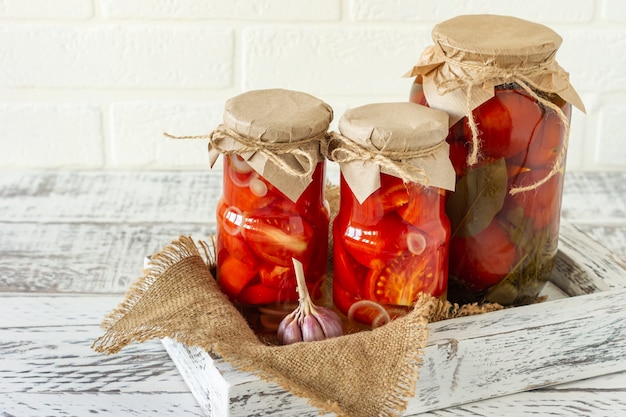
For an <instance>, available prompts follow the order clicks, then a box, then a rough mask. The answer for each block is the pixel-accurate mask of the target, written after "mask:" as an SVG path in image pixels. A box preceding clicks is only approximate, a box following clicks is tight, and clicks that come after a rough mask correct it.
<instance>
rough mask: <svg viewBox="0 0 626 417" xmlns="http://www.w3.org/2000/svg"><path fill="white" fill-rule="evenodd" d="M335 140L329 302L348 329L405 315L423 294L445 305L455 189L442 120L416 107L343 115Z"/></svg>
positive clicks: (374, 107) (384, 106)
mask: <svg viewBox="0 0 626 417" xmlns="http://www.w3.org/2000/svg"><path fill="white" fill-rule="evenodd" d="M339 131H340V133H338V134H337V133H333V134H331V141H330V146H329V150H330V151H329V158H330V159H331V160H334V161H336V162H338V163H339V164H340V168H341V176H340V206H339V211H338V214H337V217H336V218H335V220H334V222H333V301H334V304H335V307H336V308H337V309H338V310H339V311H340V312H341V313H342V314H343V315H344V318H345V320H346V326H347V327H348V328H354V329H360V328H367V327H377V326H379V325H382V324H385V323H386V322H388V321H389V320H391V319H393V318H395V317H397V316H400V315H403V314H405V313H406V312H407V311H408V310H409V309H410V308H411V306H412V305H413V304H414V303H415V301H417V299H418V297H419V294H420V293H422V292H423V293H428V294H430V295H433V296H436V297H444V298H445V296H446V290H447V270H448V239H449V236H450V225H449V221H448V219H447V217H446V215H445V212H444V205H445V202H444V200H445V190H452V189H453V188H454V169H453V167H452V164H451V163H450V159H449V158H448V144H447V143H446V142H445V137H446V135H447V132H448V116H447V114H446V113H444V112H442V111H438V110H434V109H429V108H427V107H424V106H420V105H417V104H413V103H375V104H370V105H366V106H362V107H357V108H354V109H350V110H348V111H347V112H346V113H345V114H344V115H343V116H342V118H341V119H340V121H339Z"/></svg>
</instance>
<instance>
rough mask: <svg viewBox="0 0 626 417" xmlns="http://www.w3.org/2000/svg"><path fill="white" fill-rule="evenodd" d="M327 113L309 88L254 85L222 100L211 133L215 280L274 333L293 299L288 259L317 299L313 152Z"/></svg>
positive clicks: (321, 199) (316, 155) (318, 171)
mask: <svg viewBox="0 0 626 417" xmlns="http://www.w3.org/2000/svg"><path fill="white" fill-rule="evenodd" d="M332 117H333V112H332V109H331V108H330V106H328V105H327V104H326V103H324V102H323V101H321V100H319V99H317V98H315V97H313V96H311V95H308V94H305V93H301V92H296V91H290V90H282V89H273V90H255V91H249V92H247V93H244V94H241V95H239V96H236V97H234V98H231V99H230V100H228V101H227V102H226V106H225V112H224V123H223V124H222V125H220V126H219V127H218V128H217V129H216V130H215V131H214V132H213V133H212V135H211V138H210V142H209V154H210V158H211V165H213V164H214V163H215V161H216V159H217V157H218V156H219V155H220V154H223V155H224V158H223V195H222V197H221V199H220V200H219V202H218V206H217V239H216V240H217V281H218V284H219V287H220V288H221V290H222V291H223V292H224V293H226V295H228V297H229V298H230V300H231V301H232V302H233V303H234V304H235V305H236V306H237V307H238V308H239V309H240V311H241V312H242V313H243V315H244V317H246V319H247V320H248V322H249V323H250V325H251V326H252V327H253V329H255V330H257V331H259V332H267V333H271V332H273V331H275V330H276V329H277V327H278V324H279V323H280V320H282V318H283V317H284V316H285V315H286V314H288V313H289V312H291V311H292V310H293V309H294V307H295V304H296V303H297V300H298V292H297V290H296V277H295V272H294V268H293V261H292V258H295V259H297V260H299V261H300V262H302V264H303V266H304V271H305V277H306V282H307V286H308V287H309V292H310V293H311V294H312V295H313V296H314V297H315V296H317V297H321V290H322V284H323V282H324V279H325V276H326V271H327V269H326V265H327V256H328V227H329V208H328V203H327V202H326V199H325V195H324V187H325V159H324V158H323V157H322V156H321V152H320V150H321V144H322V143H325V140H326V136H327V132H328V126H329V123H330V122H331V120H332Z"/></svg>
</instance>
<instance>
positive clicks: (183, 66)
mask: <svg viewBox="0 0 626 417" xmlns="http://www.w3.org/2000/svg"><path fill="white" fill-rule="evenodd" d="M470 13H494V14H509V15H514V16H518V17H521V18H525V19H529V20H533V21H537V22H540V23H544V24H546V25H548V26H550V27H552V28H553V29H555V30H556V31H557V32H559V33H560V34H561V36H562V37H563V38H564V43H563V46H562V47H561V50H560V51H559V54H558V56H557V57H558V61H559V62H560V64H561V65H562V66H563V67H564V68H566V69H567V70H568V71H569V72H570V74H571V79H572V82H573V84H574V85H575V87H576V88H577V89H578V91H579V92H580V93H581V95H582V97H583V100H584V101H585V104H586V105H587V109H588V114H587V115H583V114H581V113H580V112H578V111H575V113H574V117H573V122H572V134H571V146H570V151H569V157H568V169H570V170H602V169H621V170H624V169H626V138H624V137H623V136H624V134H623V131H624V129H623V128H622V126H621V123H620V122H621V121H623V120H626V70H625V68H626V2H624V1H623V0H577V1H576V2H573V1H571V0H551V1H545V0H508V1H506V2H505V1H501V0H499V1H498V0H473V1H464V0H424V1H420V2H416V1H414V0H315V1H311V0H233V1H223V0H204V1H201V0H0V146H1V147H2V152H0V168H13V167H43V168H62V167H77V168H106V169H116V168H125V169H127V168H131V169H135V168H136V169H141V168H206V167H207V158H206V151H205V149H206V141H203V140H198V141H173V140H168V139H165V138H164V137H163V136H162V133H163V132H165V131H167V132H170V133H174V134H180V135H188V134H203V133H209V132H210V131H211V130H212V129H213V128H214V127H215V126H216V125H217V124H218V123H219V122H220V120H221V113H222V108H223V103H224V101H225V100H226V99H227V98H229V97H232V96H234V95H236V94H239V93H241V92H243V91H245V90H248V89H256V88H269V87H281V88H290V89H296V90H302V91H306V92H308V93H311V94H313V95H316V96H318V97H320V98H322V99H324V100H325V101H327V102H328V103H329V104H331V105H332V106H333V107H334V109H335V114H336V120H337V119H338V118H339V117H340V116H341V114H342V113H343V112H344V111H345V110H346V109H348V108H350V107H353V106H358V105H362V104H366V103H370V102H375V101H390V100H402V101H404V100H407V98H408V92H409V89H410V85H411V82H412V80H410V79H406V78H402V77H401V75H402V74H403V73H404V72H405V71H406V70H408V69H409V68H410V67H411V66H412V65H413V64H414V63H415V62H416V60H417V59H418V57H419V55H420V53H421V51H422V50H423V48H424V47H425V46H426V45H428V44H430V43H431V40H430V31H431V29H432V26H433V25H434V24H436V23H437V22H439V21H442V20H445V19H448V18H450V17H453V16H455V15H459V14H470ZM336 120H335V122H334V123H333V128H335V127H336Z"/></svg>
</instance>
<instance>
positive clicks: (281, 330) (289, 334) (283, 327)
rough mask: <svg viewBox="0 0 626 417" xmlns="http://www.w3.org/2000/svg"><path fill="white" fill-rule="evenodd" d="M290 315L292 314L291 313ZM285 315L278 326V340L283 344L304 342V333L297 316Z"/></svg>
mask: <svg viewBox="0 0 626 417" xmlns="http://www.w3.org/2000/svg"><path fill="white" fill-rule="evenodd" d="M289 316H292V315H291V314H290V315H289ZM289 316H287V317H285V319H283V321H281V322H280V325H279V326H278V333H277V335H278V341H279V342H280V343H281V344H283V345H289V344H291V343H296V342H302V340H303V335H302V331H301V330H300V325H299V324H298V320H297V319H296V317H289Z"/></svg>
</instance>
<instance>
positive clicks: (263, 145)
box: [164, 124, 327, 177]
mask: <svg viewBox="0 0 626 417" xmlns="http://www.w3.org/2000/svg"><path fill="white" fill-rule="evenodd" d="M164 135H165V136H166V137H168V138H170V139H208V140H209V151H210V150H211V148H212V149H215V150H216V151H217V152H219V153H220V154H222V155H233V154H241V153H246V152H259V153H261V154H262V155H264V156H265V157H266V158H267V159H268V160H269V161H271V162H272V163H274V164H275V165H276V166H278V167H280V168H281V169H282V170H283V171H284V172H286V173H287V174H289V175H291V176H294V177H308V176H311V175H312V174H313V171H314V170H315V166H316V164H317V158H316V156H315V155H314V154H312V153H311V152H307V151H306V150H303V149H301V147H302V146H305V145H308V144H310V143H315V142H320V141H321V142H322V143H324V142H325V141H326V139H327V133H326V132H323V133H321V134H319V135H316V136H311V137H308V138H305V139H300V140H296V141H291V142H263V141H261V140H259V139H256V138H250V137H247V136H243V135H240V134H239V133H238V132H236V131H235V130H233V129H231V128H229V127H227V126H225V125H223V124H221V125H219V126H218V127H217V129H215V130H214V131H213V132H211V133H210V134H208V135H192V136H175V135H171V134H169V133H167V132H165V133H164ZM224 139H232V140H234V141H235V142H237V144H238V146H237V147H234V148H232V149H226V148H224V147H222V146H220V144H221V142H223V141H224ZM283 155H294V156H299V157H301V158H303V159H304V160H305V161H306V164H304V165H303V166H302V169H297V168H294V167H293V166H292V165H290V164H289V163H288V162H287V161H285V159H284V158H282V156H283Z"/></svg>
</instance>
